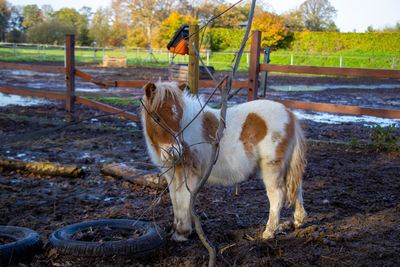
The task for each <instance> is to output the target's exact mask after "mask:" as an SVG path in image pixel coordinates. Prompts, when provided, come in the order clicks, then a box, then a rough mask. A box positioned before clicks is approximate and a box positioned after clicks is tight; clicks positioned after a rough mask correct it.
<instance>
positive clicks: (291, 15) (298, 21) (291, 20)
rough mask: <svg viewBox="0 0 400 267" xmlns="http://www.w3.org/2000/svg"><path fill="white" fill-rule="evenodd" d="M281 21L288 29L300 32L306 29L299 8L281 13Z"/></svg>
mask: <svg viewBox="0 0 400 267" xmlns="http://www.w3.org/2000/svg"><path fill="white" fill-rule="evenodd" d="M281 18H282V22H283V23H284V24H285V25H286V27H287V28H288V29H289V31H293V32H302V31H304V30H305V29H306V27H305V26H304V23H303V17H302V12H301V10H300V9H295V10H292V11H289V12H288V13H285V14H282V15H281Z"/></svg>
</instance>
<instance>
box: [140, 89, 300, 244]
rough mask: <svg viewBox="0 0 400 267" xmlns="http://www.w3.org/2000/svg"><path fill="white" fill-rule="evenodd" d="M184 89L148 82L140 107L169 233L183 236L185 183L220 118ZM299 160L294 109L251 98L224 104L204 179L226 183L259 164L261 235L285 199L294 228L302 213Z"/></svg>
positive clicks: (269, 234)
mask: <svg viewBox="0 0 400 267" xmlns="http://www.w3.org/2000/svg"><path fill="white" fill-rule="evenodd" d="M184 88H185V86H178V84H177V83H175V82H164V83H161V82H159V83H155V84H154V83H148V84H147V85H146V86H145V87H144V96H143V110H142V123H143V129H144V136H145V139H146V144H147V149H148V152H149V154H150V156H151V159H152V161H153V162H154V164H157V165H158V166H160V168H162V169H165V170H166V173H165V177H166V179H167V181H168V184H169V191H170V196H171V201H172V205H173V210H174V234H173V236H172V238H173V239H175V240H186V239H187V237H188V236H189V234H190V233H191V231H192V221H191V217H190V213H189V199H190V192H189V191H188V190H190V189H192V188H193V187H194V185H196V183H197V182H198V181H199V179H200V178H201V177H202V175H203V173H204V171H205V169H206V168H207V166H206V165H207V163H208V162H209V158H210V155H211V147H212V145H211V143H212V142H214V141H215V138H216V131H217V128H218V122H219V110H216V109H212V108H210V107H205V108H204V110H202V111H200V110H201V108H202V106H203V103H201V101H200V100H199V99H198V98H197V97H195V96H192V95H190V94H188V93H186V92H185V91H184ZM199 112H200V114H199V115H198V116H197V118H196V119H194V120H193V118H194V117H195V116H196V115H197V114H198V113H199ZM182 129H184V130H183V131H182ZM305 163H306V160H305V142H304V137H303V133H302V130H301V128H300V126H299V123H298V122H297V120H296V118H295V116H294V115H293V113H292V112H290V111H289V110H288V109H286V108H285V107H284V106H283V105H282V104H280V103H276V102H273V101H268V100H256V101H252V102H247V103H244V104H240V105H236V106H234V107H231V108H229V109H228V110H227V116H226V128H225V130H224V132H223V136H222V138H221V141H220V144H219V155H218V159H217V161H216V164H215V166H214V168H213V170H212V173H211V176H210V177H209V180H208V181H209V182H210V183H215V184H222V185H232V184H235V183H239V182H242V181H244V180H246V179H247V178H248V177H249V176H250V175H251V174H252V173H253V172H254V171H255V170H260V172H261V176H262V179H263V181H264V184H265V186H266V191H267V195H268V199H269V202H270V213H269V219H268V223H267V226H266V229H265V231H264V232H263V235H262V237H263V238H264V239H270V238H273V237H274V234H275V232H276V231H277V230H278V228H279V216H280V210H281V208H282V206H283V204H284V203H285V200H286V203H288V204H289V205H290V206H292V207H293V208H294V215H293V223H294V226H295V227H299V226H301V225H302V224H303V222H304V220H305V218H306V212H305V210H304V207H303V197H302V176H303V172H304V167H305Z"/></svg>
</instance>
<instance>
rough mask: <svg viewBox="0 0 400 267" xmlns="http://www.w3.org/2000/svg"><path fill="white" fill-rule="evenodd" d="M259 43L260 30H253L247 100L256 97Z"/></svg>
mask: <svg viewBox="0 0 400 267" xmlns="http://www.w3.org/2000/svg"><path fill="white" fill-rule="evenodd" d="M260 44H261V32H260V31H255V32H253V33H252V37H251V48H250V66H249V86H248V87H249V90H248V92H247V101H251V100H254V99H256V98H257V91H258V73H259V72H260Z"/></svg>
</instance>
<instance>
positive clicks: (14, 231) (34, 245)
mask: <svg viewBox="0 0 400 267" xmlns="http://www.w3.org/2000/svg"><path fill="white" fill-rule="evenodd" d="M0 236H3V237H8V238H11V239H14V240H15V241H14V242H11V243H7V244H3V245H0V266H8V265H9V264H13V263H17V262H24V261H29V260H30V259H31V258H32V257H33V256H34V255H35V253H36V252H37V251H39V250H40V249H41V247H42V242H41V240H40V236H39V235H38V234H37V233H36V232H35V231H33V230H31V229H28V228H24V227H17V226H3V225H2V226H0Z"/></svg>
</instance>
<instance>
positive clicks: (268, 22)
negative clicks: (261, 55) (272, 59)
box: [252, 12, 288, 48]
mask: <svg viewBox="0 0 400 267" xmlns="http://www.w3.org/2000/svg"><path fill="white" fill-rule="evenodd" d="M252 30H253V31H254V30H259V31H261V33H262V36H261V48H265V47H272V48H278V47H281V46H282V44H283V41H284V40H285V38H286V36H287V35H288V30H287V29H286V27H285V25H284V24H283V23H282V20H281V18H280V17H279V16H278V15H275V14H273V13H268V12H264V13H263V14H261V15H257V16H255V17H254V20H253V25H252Z"/></svg>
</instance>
